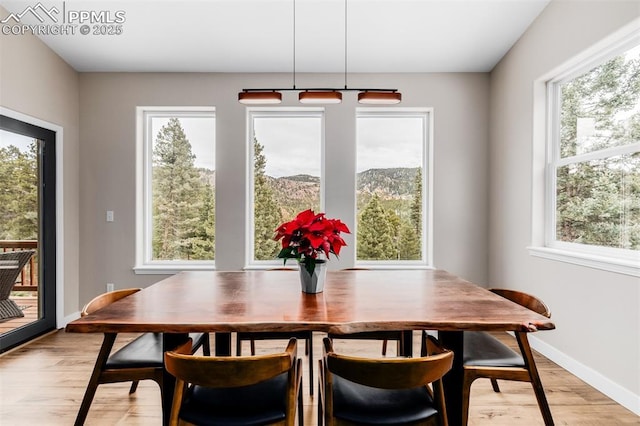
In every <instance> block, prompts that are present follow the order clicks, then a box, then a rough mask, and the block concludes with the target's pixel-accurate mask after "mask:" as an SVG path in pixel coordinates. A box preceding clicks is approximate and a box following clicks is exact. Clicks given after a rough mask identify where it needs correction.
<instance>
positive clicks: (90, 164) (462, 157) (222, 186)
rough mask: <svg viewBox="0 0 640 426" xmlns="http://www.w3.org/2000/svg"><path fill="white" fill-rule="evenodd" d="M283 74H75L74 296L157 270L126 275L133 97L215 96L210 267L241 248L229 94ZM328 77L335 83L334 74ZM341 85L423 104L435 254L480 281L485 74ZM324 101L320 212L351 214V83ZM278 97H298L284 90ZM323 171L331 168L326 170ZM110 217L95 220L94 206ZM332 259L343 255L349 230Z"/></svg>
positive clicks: (239, 148) (225, 265)
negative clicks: (427, 113)
mask: <svg viewBox="0 0 640 426" xmlns="http://www.w3.org/2000/svg"><path fill="white" fill-rule="evenodd" d="M290 77H291V76H290V75H287V74H281V75H279V74H275V75H274V74H271V75H265V74H262V75H260V74H233V75H232V74H171V73H162V74H161V73H157V74H155V73H153V74H146V73H82V74H81V75H80V122H81V129H80V139H81V141H82V144H81V149H80V176H81V182H82V184H81V186H80V213H81V221H80V232H81V235H82V238H81V241H80V253H81V255H80V256H81V267H80V277H81V281H82V286H81V288H80V300H81V302H84V301H87V300H89V299H90V298H91V297H93V296H95V295H96V294H98V293H100V292H102V291H104V289H105V284H106V283H107V282H113V283H115V284H116V288H118V287H128V286H146V285H148V284H150V283H153V282H155V281H157V280H159V279H161V278H163V276H159V275H135V274H134V273H133V271H132V267H133V264H134V251H135V240H134V236H135V210H134V206H135V166H136V164H135V144H136V141H135V134H136V132H135V107H136V106H180V105H183V106H205V105H207V106H215V107H216V114H217V121H216V122H217V152H216V161H217V172H216V173H217V178H216V179H217V182H216V191H217V193H216V206H217V212H216V245H217V249H216V267H217V269H219V270H234V269H241V268H242V267H243V266H244V253H245V239H244V235H245V229H244V226H245V225H244V224H245V219H244V218H245V210H246V209H245V196H246V195H245V188H246V164H247V141H246V109H245V107H244V106H243V105H241V104H239V103H238V102H237V93H238V91H240V90H241V89H242V88H244V87H281V86H285V87H286V86H288V85H290ZM340 78H341V75H301V76H299V78H298V85H299V86H303V85H305V84H311V85H316V86H318V85H319V86H322V85H323V84H339V80H340ZM335 80H337V81H338V83H336V81H335ZM350 81H352V83H351V84H352V85H354V87H355V86H358V87H360V86H367V87H380V86H384V87H397V88H398V89H400V90H401V91H402V93H403V102H402V104H401V105H400V106H401V107H433V108H434V117H435V124H434V129H435V141H434V143H435V149H434V151H435V160H434V171H435V178H434V188H435V189H434V201H435V211H434V253H435V256H434V261H435V265H436V266H437V267H439V268H444V269H448V270H450V271H451V272H454V273H456V274H459V275H461V276H463V277H465V278H468V279H471V280H474V281H476V282H479V283H485V282H486V278H487V259H488V257H487V250H486V246H487V241H488V234H487V224H488V167H487V164H488V122H489V116H488V110H489V98H488V94H489V75H488V74H486V73H479V74H424V75H417V74H389V75H376V74H367V75H353V76H350ZM344 97H345V101H344V102H343V103H342V104H340V105H332V106H327V107H326V117H325V140H326V152H327V156H328V157H331V158H339V160H338V161H337V162H331V163H328V164H327V165H326V167H327V170H326V193H327V196H326V200H325V210H326V212H327V214H329V215H330V216H332V217H339V218H341V219H343V220H345V221H348V220H349V219H348V218H353V217H354V216H355V213H354V212H353V210H352V206H351V204H352V202H351V203H349V202H344V200H353V197H354V193H355V189H354V179H350V180H349V181H345V180H343V179H339V178H338V177H337V176H338V174H337V173H335V171H336V170H342V172H343V173H345V172H346V171H349V170H352V172H351V173H348V174H347V176H354V173H355V108H356V107H357V106H358V104H357V102H356V101H355V98H356V96H355V93H348V94H345V96H344ZM283 105H294V106H299V104H298V102H297V100H296V99H295V94H294V93H285V102H283ZM332 169H333V170H334V171H332ZM106 210H113V211H114V212H115V222H113V223H107V222H106V221H105V211H106ZM347 242H348V244H349V246H348V247H346V248H345V249H343V251H342V252H341V256H340V261H334V260H333V259H332V261H331V263H330V265H331V266H332V267H334V268H337V267H343V266H348V265H349V264H351V263H352V262H353V257H354V252H353V246H354V244H353V239H351V238H349V239H348V240H347Z"/></svg>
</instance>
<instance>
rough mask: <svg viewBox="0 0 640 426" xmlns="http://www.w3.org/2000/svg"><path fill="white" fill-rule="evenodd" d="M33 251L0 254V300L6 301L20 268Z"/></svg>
mask: <svg viewBox="0 0 640 426" xmlns="http://www.w3.org/2000/svg"><path fill="white" fill-rule="evenodd" d="M34 253H35V250H18V251H7V252H3V253H0V300H3V299H7V298H8V297H9V294H11V290H12V289H13V285H14V284H15V283H16V279H17V278H18V275H20V272H21V271H22V268H24V266H25V265H26V264H27V262H28V261H29V259H31V256H33V255H34Z"/></svg>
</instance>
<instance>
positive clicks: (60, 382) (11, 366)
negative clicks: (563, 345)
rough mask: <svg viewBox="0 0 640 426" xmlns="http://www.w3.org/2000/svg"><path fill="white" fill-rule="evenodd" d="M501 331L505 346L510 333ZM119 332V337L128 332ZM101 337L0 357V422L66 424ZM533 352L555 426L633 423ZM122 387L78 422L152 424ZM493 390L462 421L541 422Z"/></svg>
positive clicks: (65, 337)
mask: <svg viewBox="0 0 640 426" xmlns="http://www.w3.org/2000/svg"><path fill="white" fill-rule="evenodd" d="M502 335H504V340H505V341H506V342H509V344H513V339H512V338H511V337H510V336H508V335H506V334H504V333H502V334H501V336H502ZM121 337H123V340H126V338H127V337H130V335H129V336H121ZM501 338H502V337H501ZM119 339H120V337H119ZM321 339H322V334H320V333H317V334H316V337H315V341H314V357H315V358H317V357H318V356H319V355H320V354H321V352H320V351H321ZM416 340H418V339H416ZM101 341H102V336H101V335H98V334H95V335H94V334H72V333H65V332H64V331H57V332H54V333H51V334H48V335H45V336H43V337H41V338H39V339H37V340H35V341H33V342H31V343H29V344H27V345H25V346H22V347H18V348H16V349H14V350H12V351H10V352H7V353H5V354H3V355H0V424H1V425H3V426H4V425H6V426H18V425H29V426H30V425H46V426H57V425H70V424H73V422H74V420H75V416H76V413H77V410H78V407H79V405H80V401H81V400H82V396H83V394H84V391H85V387H86V384H87V381H88V379H89V375H90V373H91V370H92V368H93V363H94V361H95V358H96V354H97V353H98V349H99V347H100V344H101ZM300 343H301V344H300V345H299V347H298V352H299V354H300V355H303V354H304V344H303V343H302V342H300ZM256 344H257V346H258V350H259V351H260V352H261V353H266V352H269V351H280V350H282V349H284V345H285V342H279V341H263V342H256ZM390 346H394V345H393V344H390ZM232 347H235V345H234V346H232ZM335 347H336V350H337V351H343V352H347V351H348V352H350V353H357V354H360V355H372V356H378V355H380V349H381V343H380V342H359V341H340V340H337V341H336V342H335ZM246 351H248V347H246V349H245V352H246ZM536 356H537V358H536V360H537V363H538V367H539V370H540V374H541V376H542V380H543V383H544V386H545V389H546V393H547V398H548V400H549V403H550V405H551V411H552V413H553V416H554V420H555V423H556V425H577V426H589V425H593V426H602V425H640V418H639V417H638V416H636V415H634V414H633V413H632V412H630V411H629V410H627V409H625V408H623V407H622V406H620V405H618V404H616V403H615V402H613V401H612V400H611V399H609V398H607V397H606V396H604V395H603V394H601V393H600V392H598V391H596V390H595V389H593V388H592V387H590V386H588V385H587V384H585V383H584V382H582V381H581V380H579V379H577V378H576V377H574V376H573V375H571V374H569V373H567V372H566V371H565V370H563V369H561V368H560V367H558V366H557V365H555V364H554V363H552V362H550V361H548V360H546V359H545V358H543V357H541V356H539V355H537V354H536ZM303 365H304V368H305V371H304V374H305V378H304V386H305V389H304V396H305V424H306V425H316V417H317V414H316V404H317V397H314V398H311V397H310V396H309V392H308V388H307V386H308V376H306V375H307V366H308V363H307V359H306V358H305V359H303ZM316 365H317V364H316ZM316 365H314V371H315V370H316ZM128 389H129V384H128V383H122V384H108V385H101V386H99V387H98V391H97V393H96V397H95V399H94V401H93V404H92V406H91V410H90V411H89V416H88V418H87V423H86V424H87V425H159V424H160V392H159V390H158V387H157V386H156V385H155V383H153V382H150V381H147V382H142V383H141V384H140V386H139V388H138V390H137V392H136V393H135V394H134V395H132V396H129V395H128ZM501 389H502V392H501V393H494V392H493V391H492V389H491V385H490V383H489V381H488V380H477V381H476V382H475V383H474V385H473V387H472V395H471V401H472V402H471V418H470V422H469V425H471V426H473V425H500V426H502V425H504V426H507V425H508V426H518V425H526V426H534V425H541V424H543V422H542V419H541V416H540V412H539V411H538V407H537V404H536V400H535V397H534V395H533V391H532V389H531V387H530V385H529V384H528V383H514V382H504V381H503V382H501Z"/></svg>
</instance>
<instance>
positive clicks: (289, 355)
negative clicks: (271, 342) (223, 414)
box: [165, 339, 297, 388]
mask: <svg viewBox="0 0 640 426" xmlns="http://www.w3.org/2000/svg"><path fill="white" fill-rule="evenodd" d="M296 351H297V348H296V340H295V339H291V340H290V341H289V345H288V346H287V348H286V350H285V352H282V353H276V354H269V355H258V356H236V357H228V356H192V355H189V353H190V351H189V350H188V348H186V347H185V348H179V349H178V350H176V351H170V352H167V353H165V366H166V369H167V371H168V372H169V373H171V374H172V375H173V376H175V377H176V378H178V379H180V380H182V381H184V382H187V383H192V384H194V385H199V386H204V387H209V388H228V387H240V386H250V385H253V384H256V383H259V382H262V381H265V380H268V379H271V378H273V377H276V376H278V375H279V374H282V373H284V372H287V371H291V368H292V365H293V364H294V362H295V359H296ZM180 352H182V353H180Z"/></svg>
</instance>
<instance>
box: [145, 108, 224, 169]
mask: <svg viewBox="0 0 640 426" xmlns="http://www.w3.org/2000/svg"><path fill="white" fill-rule="evenodd" d="M179 120H180V123H181V124H182V128H183V129H184V133H185V134H186V135H187V139H188V140H189V143H191V152H193V154H195V156H196V159H195V161H194V163H195V166H196V167H202V168H205V169H209V170H215V169H216V150H215V141H216V123H215V119H211V118H209V117H179ZM168 121H169V117H167V118H164V117H154V118H153V121H152V126H151V131H152V132H153V140H154V141H155V139H156V136H157V135H158V132H159V131H160V128H161V127H162V126H164V125H165V124H167V122H168Z"/></svg>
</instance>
